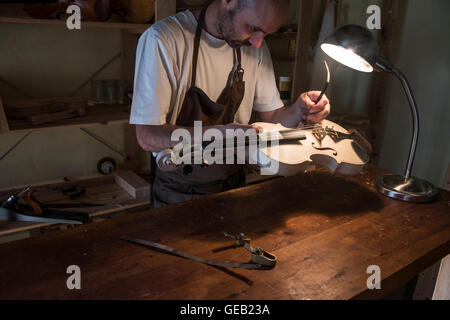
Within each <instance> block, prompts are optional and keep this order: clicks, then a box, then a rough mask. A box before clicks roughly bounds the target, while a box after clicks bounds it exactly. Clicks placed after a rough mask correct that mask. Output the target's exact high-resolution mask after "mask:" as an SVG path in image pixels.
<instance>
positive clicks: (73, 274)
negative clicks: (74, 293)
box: [66, 264, 81, 290]
mask: <svg viewBox="0 0 450 320" xmlns="http://www.w3.org/2000/svg"><path fill="white" fill-rule="evenodd" d="M66 273H67V274H70V276H69V277H68V278H67V280H66V286H67V289H69V290H73V289H77V290H80V289H81V269H80V267H79V266H77V265H74V264H73V265H70V266H68V267H67V269H66Z"/></svg>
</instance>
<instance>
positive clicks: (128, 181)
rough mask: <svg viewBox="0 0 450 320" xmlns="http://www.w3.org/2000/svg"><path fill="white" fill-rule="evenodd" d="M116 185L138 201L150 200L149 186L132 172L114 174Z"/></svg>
mask: <svg viewBox="0 0 450 320" xmlns="http://www.w3.org/2000/svg"><path fill="white" fill-rule="evenodd" d="M114 178H115V181H116V183H117V184H118V185H119V186H121V187H122V188H123V189H124V190H125V191H126V192H128V194H129V195H131V196H132V197H133V198H134V199H136V200H138V201H149V200H150V184H149V183H148V182H147V181H145V180H144V179H142V178H141V177H139V176H138V175H137V174H135V173H134V172H133V171H130V170H127V171H118V172H116V173H115V174H114Z"/></svg>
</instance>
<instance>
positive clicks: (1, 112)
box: [0, 97, 9, 133]
mask: <svg viewBox="0 0 450 320" xmlns="http://www.w3.org/2000/svg"><path fill="white" fill-rule="evenodd" d="M8 132H9V125H8V119H7V118H6V114H5V109H4V106H3V102H2V98H1V97H0V133H8Z"/></svg>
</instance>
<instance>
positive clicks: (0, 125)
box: [0, 98, 130, 134]
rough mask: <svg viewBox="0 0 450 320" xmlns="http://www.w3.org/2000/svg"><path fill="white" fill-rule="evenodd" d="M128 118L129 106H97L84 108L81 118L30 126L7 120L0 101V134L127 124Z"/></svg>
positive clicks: (26, 123)
mask: <svg viewBox="0 0 450 320" xmlns="http://www.w3.org/2000/svg"><path fill="white" fill-rule="evenodd" d="M68 99H73V98H68ZM129 118H130V112H129V106H105V105H98V106H86V115H85V116H83V117H78V118H73V119H66V120H59V121H55V122H51V123H46V124H41V125H31V124H30V122H29V121H28V120H27V119H14V118H8V117H7V116H6V113H5V109H4V105H3V103H2V101H1V99H0V134H1V133H27V132H33V131H42V130H46V129H54V128H62V127H66V128H67V127H73V128H81V127H90V126H96V125H109V124H117V123H128V121H129Z"/></svg>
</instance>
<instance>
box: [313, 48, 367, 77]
mask: <svg viewBox="0 0 450 320" xmlns="http://www.w3.org/2000/svg"><path fill="white" fill-rule="evenodd" d="M320 47H321V48H322V50H323V51H324V52H325V53H326V54H327V55H329V56H330V57H331V58H333V59H334V60H336V61H339V62H340V63H342V64H343V65H346V66H347V67H349V68H352V69H355V70H358V71H361V72H372V71H373V67H372V66H371V65H370V63H368V62H367V61H366V60H364V59H363V58H361V57H360V56H358V55H357V54H355V53H354V52H353V50H351V49H345V48H343V47H340V46H336V45H334V44H329V43H324V44H322V45H321V46H320Z"/></svg>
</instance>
